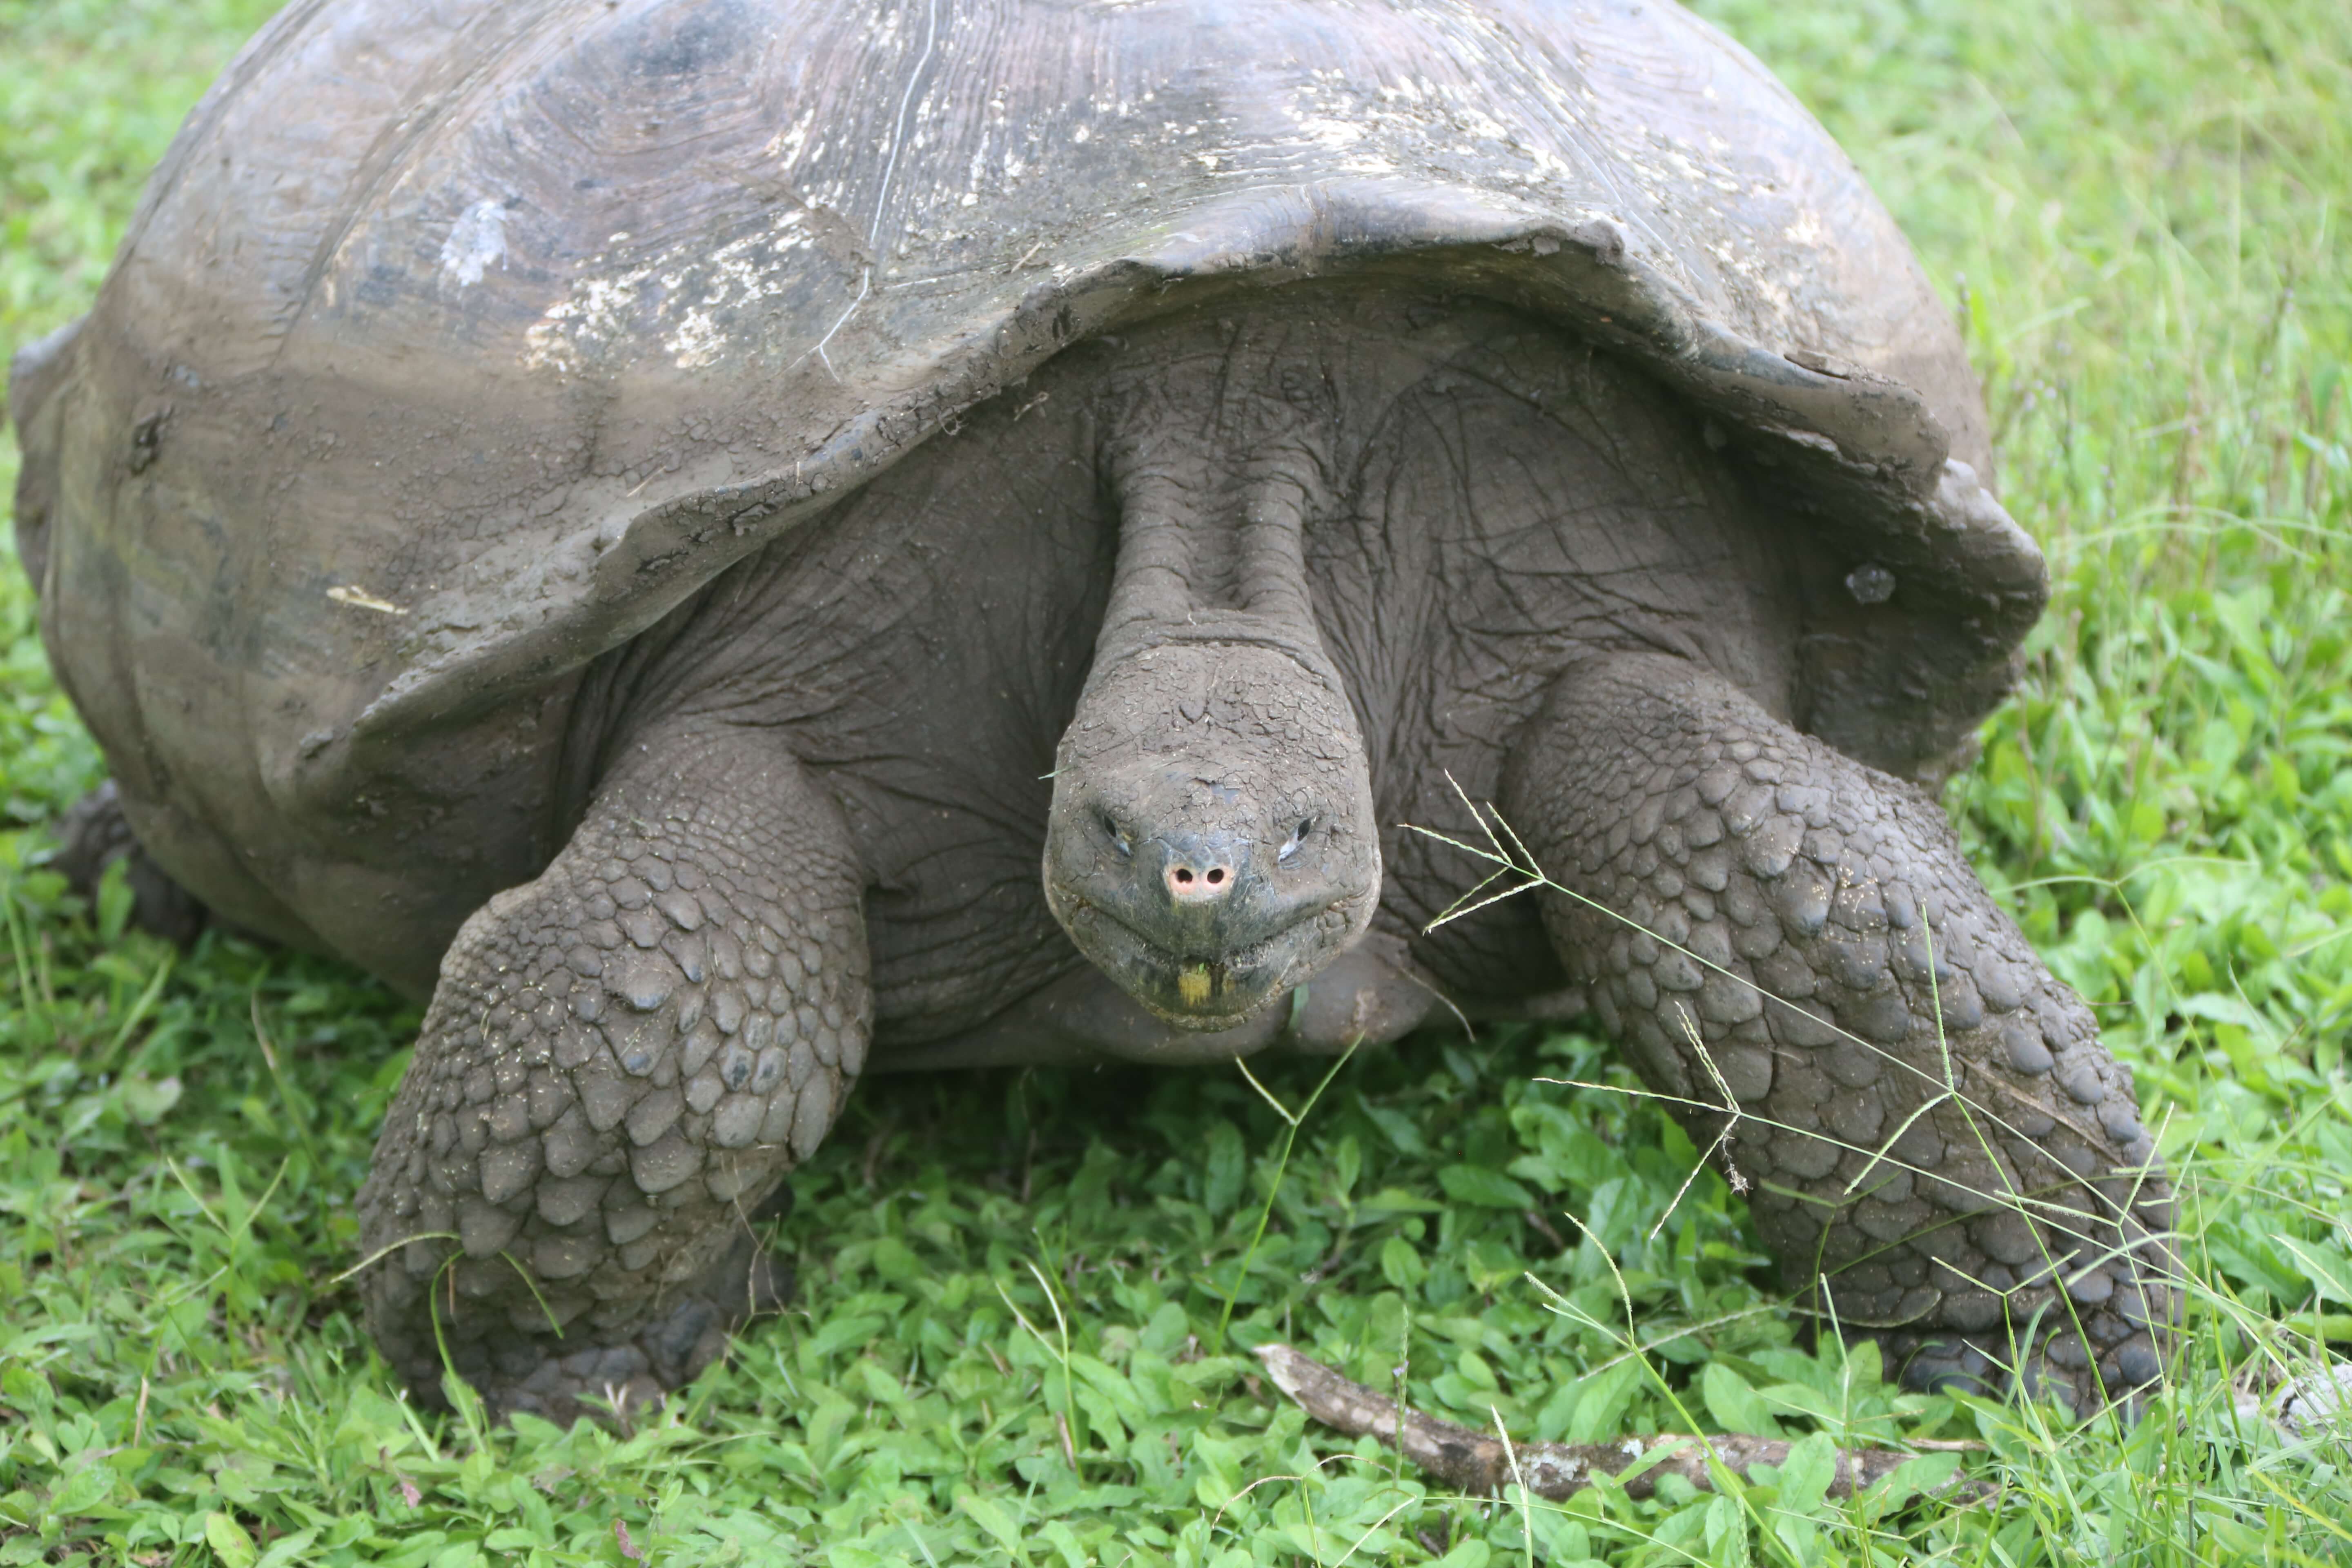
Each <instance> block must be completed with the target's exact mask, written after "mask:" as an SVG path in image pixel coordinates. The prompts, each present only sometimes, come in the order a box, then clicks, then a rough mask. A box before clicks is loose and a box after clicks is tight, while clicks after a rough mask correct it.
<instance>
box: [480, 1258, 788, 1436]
mask: <svg viewBox="0 0 2352 1568" xmlns="http://www.w3.org/2000/svg"><path fill="white" fill-rule="evenodd" d="M793 1284H794V1280H793V1266H792V1264H791V1263H790V1262H789V1261H787V1260H786V1259H784V1258H780V1257H778V1256H776V1255H775V1254H773V1253H771V1252H769V1251H767V1250H766V1249H764V1248H763V1247H761V1246H760V1245H759V1242H758V1239H757V1238H756V1237H753V1236H751V1235H749V1234H746V1235H744V1236H741V1237H738V1238H737V1240H736V1243H735V1245H734V1247H732V1248H731V1249H730V1250H729V1252H728V1253H727V1255H726V1256H725V1257H724V1258H720V1259H719V1262H718V1264H717V1265H716V1266H714V1267H713V1268H711V1270H710V1271H709V1273H708V1274H706V1275H705V1276H704V1277H703V1278H702V1279H700V1280H698V1281H697V1282H696V1284H695V1285H694V1286H693V1287H692V1288H690V1289H688V1290H687V1291H686V1292H684V1293H683V1294H682V1295H681V1296H679V1298H678V1299H677V1301H676V1303H675V1304H674V1305H672V1306H671V1307H670V1308H669V1310H667V1311H666V1312H662V1313H659V1314H657V1315H656V1317H654V1318H653V1319H652V1321H649V1322H646V1324H645V1325H644V1326H643V1327H642V1328H640V1329H639V1330H638V1331H636V1332H635V1334H633V1335H631V1336H629V1337H627V1338H625V1339H620V1340H615V1341H614V1342H609V1343H604V1344H598V1343H594V1342H583V1338H584V1336H578V1335H575V1336H573V1337H572V1338H571V1339H569V1340H560V1341H553V1342H551V1341H549V1340H546V1339H544V1338H541V1337H539V1336H536V1335H532V1336H528V1337H526V1336H521V1335H518V1336H516V1337H515V1338H513V1339H512V1340H509V1342H507V1343H505V1344H503V1345H485V1346H482V1347H481V1348H482V1349H483V1350H486V1351H487V1352H488V1356H487V1358H486V1359H487V1360H488V1366H478V1367H460V1368H459V1369H458V1370H459V1371H460V1372H461V1373H465V1375H466V1377H467V1381H468V1382H469V1383H471V1384H474V1386H475V1387H476V1388H477V1389H478V1390H479V1391H480V1392H481V1394H482V1400H483V1403H484V1405H487V1406H488V1408H489V1410H490V1412H491V1413H492V1414H493V1415H499V1416H507V1415H514V1414H515V1413H517V1412H518V1411H520V1412H525V1413H528V1414H530V1415H537V1416H540V1417H541V1418H542V1419H545V1420H548V1421H552V1422H554V1423H555V1424H556V1425H558V1426H570V1425H571V1424H572V1422H573V1421H575V1420H577V1419H578V1418H579V1417H581V1416H583V1415H585V1416H588V1417H590V1418H591V1419H593V1420H597V1421H603V1422H605V1423H607V1424H609V1425H612V1426H618V1427H620V1428H622V1429H623V1430H626V1429H628V1428H629V1427H631V1426H634V1425H635V1423H636V1422H637V1421H639V1420H641V1419H643V1418H644V1417H646V1416H647V1415H652V1414H654V1413H655V1412H656V1411H658V1410H660V1409H661V1407H662V1406H663V1405H665V1404H667V1402H668V1399H669V1395H670V1394H671V1393H672V1392H673V1391H674V1390H677V1389H679V1388H682V1387H684V1386H685V1385H686V1384H688V1383H691V1382H692V1381H694V1379H695V1378H696V1377H697V1376H698V1375H699V1374H700V1373H702V1372H703V1370H704V1369H705V1368H707V1367H709V1365H710V1364H711V1363H713V1362H716V1361H718V1360H719V1358H720V1357H722V1356H723V1355H725V1354H726V1352H727V1345H728V1342H729V1341H730V1339H731V1338H732V1337H733V1335H734V1334H735V1333H736V1332H737V1331H740V1329H742V1328H743V1327H744V1325H746V1324H747V1323H749V1322H750V1321H751V1320H752V1319H753V1318H756V1317H761V1316H765V1315H767V1314H769V1313H772V1312H774V1311H777V1310H780V1309H782V1307H783V1306H784V1305H785V1304H786V1303H787V1302H789V1301H790V1300H792V1298H793Z"/></svg>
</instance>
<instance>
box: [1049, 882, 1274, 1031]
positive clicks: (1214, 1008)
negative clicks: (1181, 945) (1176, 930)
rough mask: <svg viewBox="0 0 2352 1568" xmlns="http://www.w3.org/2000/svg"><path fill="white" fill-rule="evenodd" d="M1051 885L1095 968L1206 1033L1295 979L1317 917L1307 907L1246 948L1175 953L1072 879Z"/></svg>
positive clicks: (1060, 912)
mask: <svg viewBox="0 0 2352 1568" xmlns="http://www.w3.org/2000/svg"><path fill="white" fill-rule="evenodd" d="M1048 886H1049V888H1050V889H1052V892H1053V894H1054V897H1053V900H1052V902H1053V906H1054V912H1055V915H1056V916H1058V917H1059V918H1060V920H1061V922H1062V926H1063V929H1064V930H1066V931H1068V932H1069V933H1070V939H1071V940H1072V941H1073V942H1076V943H1077V945H1078V951H1079V952H1083V953H1085V954H1086V955H1087V959H1088V960H1089V961H1090V962H1091V963H1093V964H1094V965H1095V967H1096V968H1097V969H1099V970H1101V971H1102V972H1103V973H1105V974H1108V976H1110V978H1111V979H1113V980H1115V981H1117V982H1118V985H1119V988H1120V989H1121V990H1123V991H1125V992H1126V993H1127V994H1129V995H1130V996H1133V997H1134V998H1135V999H1136V1000H1137V1001H1138V1002H1140V1003H1142V1004H1143V1005H1144V1006H1145V1007H1146V1008H1148V1009H1149V1010H1150V1012H1151V1013H1152V1014H1153V1015H1154V1016H1158V1017H1160V1018H1164V1019H1166V1020H1167V1021H1168V1022H1169V1023H1171V1024H1174V1025H1176V1026H1179V1027H1181V1028H1186V1029H1197V1030H1202V1031H1203V1032H1206V1031H1211V1030H1216V1029H1230V1028H1232V1027H1234V1026H1235V1025H1237V1024H1240V1023H1242V1022H1244V1020H1246V1019H1247V1018H1248V1017H1249V1016H1250V1015H1252V1014H1253V1013H1255V1012H1256V1011H1258V1009H1259V1008H1261V1007H1263V1006H1265V1004H1266V1003H1267V1001H1268V1000H1270V999H1271V998H1272V997H1274V996H1275V995H1276V994H1279V993H1281V992H1284V991H1286V990H1287V989H1289V987H1290V986H1291V985H1293V984H1296V983H1297V979H1299V978H1301V974H1300V972H1301V971H1302V970H1303V969H1305V968H1306V967H1307V961H1308V959H1309V956H1310V954H1309V952H1308V951H1307V950H1308V949H1310V948H1311V947H1313V945H1314V937H1315V934H1316V931H1317V927H1318V921H1317V920H1316V918H1315V915H1316V911H1313V910H1308V911H1306V912H1304V913H1302V914H1301V915H1300V917H1299V918H1298V919H1297V920H1295V921H1291V922H1290V923H1289V924H1287V925H1285V926H1283V927H1282V928H1281V929H1280V930H1277V931H1272V932H1269V933H1268V934H1267V935H1265V936H1264V937H1261V938H1259V939H1258V940H1257V941H1255V942H1249V943H1247V944H1245V945H1244V946H1241V947H1235V948H1228V949H1224V950H1222V951H1219V952H1202V953H1179V952H1170V951H1169V950H1168V949H1167V948H1165V947H1163V946H1161V945H1160V943H1158V942H1154V941H1152V940H1151V939H1150V937H1148V936H1146V935H1144V934H1143V933H1142V932H1141V931H1137V930H1136V929H1135V928H1134V927H1133V926H1131V925H1129V924H1128V923H1127V922H1126V921H1123V920H1121V919H1119V918H1118V916H1117V915H1115V914H1113V913H1112V912H1111V911H1110V910H1107V909H1105V908H1103V907H1102V906H1101V905H1099V904H1097V903H1094V902H1093V901H1091V900H1088V899H1087V897H1086V896H1085V895H1084V894H1082V893H1080V892H1078V891H1077V889H1075V888H1072V887H1071V886H1070V885H1069V884H1068V883H1066V882H1061V881H1055V882H1052V883H1049V884H1048Z"/></svg>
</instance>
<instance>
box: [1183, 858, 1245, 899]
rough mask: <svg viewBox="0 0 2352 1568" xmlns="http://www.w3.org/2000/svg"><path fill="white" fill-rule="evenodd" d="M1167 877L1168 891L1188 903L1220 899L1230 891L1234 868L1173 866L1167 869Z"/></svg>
mask: <svg viewBox="0 0 2352 1568" xmlns="http://www.w3.org/2000/svg"><path fill="white" fill-rule="evenodd" d="M1167 875H1168V890H1169V891H1170V892H1171V893H1172V894H1174V895H1175V896H1176V897H1177V898H1179V899H1181V900H1185V901H1186V902H1188V903H1189V902H1192V901H1195V900H1208V899H1221V898H1223V897H1224V895H1225V894H1226V893H1227V892H1229V891H1231V890H1232V887H1233V883H1234V868H1232V867H1230V866H1220V865H1213V866H1202V867H1194V866H1184V865H1175V866H1171V867H1169V868H1168V873H1167Z"/></svg>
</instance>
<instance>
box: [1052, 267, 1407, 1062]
mask: <svg viewBox="0 0 2352 1568" xmlns="http://www.w3.org/2000/svg"><path fill="white" fill-rule="evenodd" d="M1236 319H1237V321H1238V324H1235V321H1234V320H1226V319H1222V318H1218V317H1211V318H1206V319H1204V320H1202V321H1197V322H1194V323H1192V325H1190V326H1187V325H1186V324H1185V323H1184V322H1183V321H1181V320H1171V321H1169V322H1167V323H1166V324H1165V325H1164V326H1162V327H1160V328H1159V329H1157V330H1154V329H1150V328H1147V329H1145V330H1143V331H1138V332H1136V333H1135V334H1133V335H1132V336H1129V338H1127V339H1126V340H1125V343H1124V346H1123V348H1122V349H1121V350H1120V351H1119V352H1118V354H1117V355H1116V356H1115V358H1114V363H1112V365H1111V366H1110V367H1109V370H1108V374H1106V375H1105V377H1104V380H1103V382H1102V384H1101V387H1102V391H1101V393H1100V395H1099V398H1098V404H1097V429H1098V430H1100V431H1101V432H1102V433H1103V444H1102V447H1101V448H1100V459H1099V460H1100V471H1101V475H1102V479H1103V481H1104V489H1105V490H1106V492H1107V493H1108V495H1109V496H1110V497H1112V498H1114V499H1115V500H1116V503H1117V508H1118V560H1117V563H1116V564H1115V566H1114V567H1113V570H1112V575H1111V586H1110V595H1109V599H1108V603H1107V605H1105V608H1104V615H1103V626H1102V630H1101V632H1100V633H1099V634H1098V636H1097V639H1096V643H1095V658H1094V666H1093V668H1092V669H1091V670H1090V671H1089V672H1088V675H1087V683H1086V687H1085V689H1084V690H1083V692H1082V693H1081V694H1080V697H1079V700H1078V705H1077V711H1076V716H1075V717H1074V718H1073V720H1072V721H1071V723H1070V726H1069V728H1068V729H1067V730H1066V731H1064V733H1063V736H1062V741H1061V745H1060V748H1059V751H1058V753H1057V756H1056V758H1055V774H1054V801H1053V806H1052V812H1051V816H1049V818H1048V821H1047V826H1046V837H1045V896H1046V901H1047V903H1048V904H1049V906H1050V907H1051V908H1052V909H1053V910H1054V913H1055V917H1056V918H1057V919H1058V920H1060V921H1061V922H1062V925H1063V928H1064V929H1065V930H1066V931H1068V932H1069V933H1070V937H1071V939H1072V940H1073V941H1074V942H1076V943H1077V945H1078V948H1079V950H1080V951H1081V952H1084V953H1085V954H1086V955H1087V957H1088V958H1090V959H1092V960H1093V961H1094V963H1096V965H1097V967H1099V968H1100V969H1101V970H1102V971H1103V972H1104V973H1107V974H1108V975H1109V976H1110V977H1111V978H1112V979H1114V980H1116V981H1117V982H1118V984H1120V985H1121V986H1123V987H1124V988H1125V989H1126V990H1127V991H1128V992H1129V994H1132V995H1133V996H1134V997H1135V999H1136V1000H1137V1001H1139V1002H1140V1003H1142V1004H1143V1005H1144V1006H1145V1007H1147V1008H1149V1009H1150V1010H1151V1011H1152V1012H1153V1013H1155V1014H1157V1015H1159V1016H1160V1017H1162V1018H1164V1019H1167V1020H1168V1021H1169V1022H1171V1023H1173V1024H1177V1025H1181V1026H1185V1027H1188V1028H1193V1029H1202V1030H1211V1029H1223V1028H1228V1027H1231V1026H1234V1025H1235V1024H1238V1023H1240V1022H1241V1021H1242V1020H1243V1019H1244V1017H1246V1016H1248V1015H1249V1014H1251V1013H1253V1012H1255V1011H1256V1010H1257V1009H1258V1008H1259V1007H1261V1006H1263V1005H1265V1004H1266V1003H1267V1002H1269V1001H1271V1000H1272V999H1274V998H1276V997H1277V996H1281V995H1284V994H1286V993H1287V992H1288V991H1289V990H1290V988H1291V987H1293V986H1296V985H1299V984H1304V983H1305V982H1306V981H1307V979H1308V978H1309V977H1310V976H1312V975H1313V974H1314V973H1316V972H1317V971H1318V970H1319V969H1321V968H1322V967H1323V966H1324V965H1325V964H1326V963H1329V962H1330V961H1331V960H1332V959H1334V958H1336V957H1338V956H1339V953H1340V952H1343V951H1345V950H1346V949H1347V948H1348V947H1349V944H1351V943H1352V942H1354V941H1355V940H1356V939H1357V938H1358V937H1359V936H1360V935H1361V934H1362V933H1363V931H1364V928H1365V927H1366V925H1367V924H1369V923H1370V920H1371V917H1372V911H1373V910H1374V909H1375V908H1376V907H1377V906H1378V904H1379V902H1380V894H1381V852H1380V835H1379V832H1378V830H1377V827H1376V826H1375V823H1374V820H1373V816H1372V790H1371V769H1370V763H1369V762H1368V760H1367V758H1366V754H1365V748H1364V738H1363V731H1362V729H1361V728H1360V726H1359V724H1358V722H1357V719H1356V712H1355V709H1354V707H1353V706H1352V705H1351V704H1350V702H1349V697H1348V690H1347V687H1346V685H1345V683H1344V682H1343V681H1342V679H1341V678H1340V675H1339V669H1338V667H1337V666H1336V665H1335V664H1334V663H1333V661H1332V659H1331V658H1330V657H1329V656H1328V654H1327V653H1326V652H1325V651H1324V647H1323V642H1322V637H1321V634H1320V632H1319V630H1318V626H1317V624H1316V617H1315V612H1314V608H1313V604H1312V595H1311V593H1310V587H1309V583H1308V578H1307V567H1306V560H1305V548H1304V541H1305V536H1306V527H1307V520H1308V518H1309V517H1310V516H1319V515H1324V514H1325V513H1327V512H1328V510H1329V509H1330V508H1332V507H1333V506H1334V505H1335V504H1336V503H1335V502H1334V500H1333V499H1332V498H1331V497H1330V496H1329V495H1328V494H1327V493H1326V486H1327V483H1328V480H1327V476H1328V475H1329V474H1330V473H1332V472H1333V471H1334V468H1335V464H1334V463H1333V461H1332V459H1331V454H1330V446H1331V443H1332V441H1333V439H1334V432H1335V430H1336V429H1337V428H1338V426H1339V421H1340V418H1341V416H1342V415H1343V413H1344V410H1343V409H1341V408H1340V407H1339V405H1338V404H1337V402H1336V401H1335V395H1334V394H1332V393H1331V392H1330V391H1329V390H1328V389H1329V388H1330V387H1331V386H1332V385H1333V384H1334V382H1335V377H1334V376H1333V375H1332V374H1331V367H1330V366H1328V365H1327V364H1325V363H1323V360H1324V358H1325V356H1326V355H1327V354H1328V353H1329V344H1328V334H1325V333H1321V332H1318V331H1308V330H1301V329H1300V326H1299V324H1298V323H1297V321H1291V320H1288V319H1286V317H1285V316H1284V315H1283V314H1282V313H1280V312H1275V311H1259V312H1256V313H1240V312H1237V313H1236Z"/></svg>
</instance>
